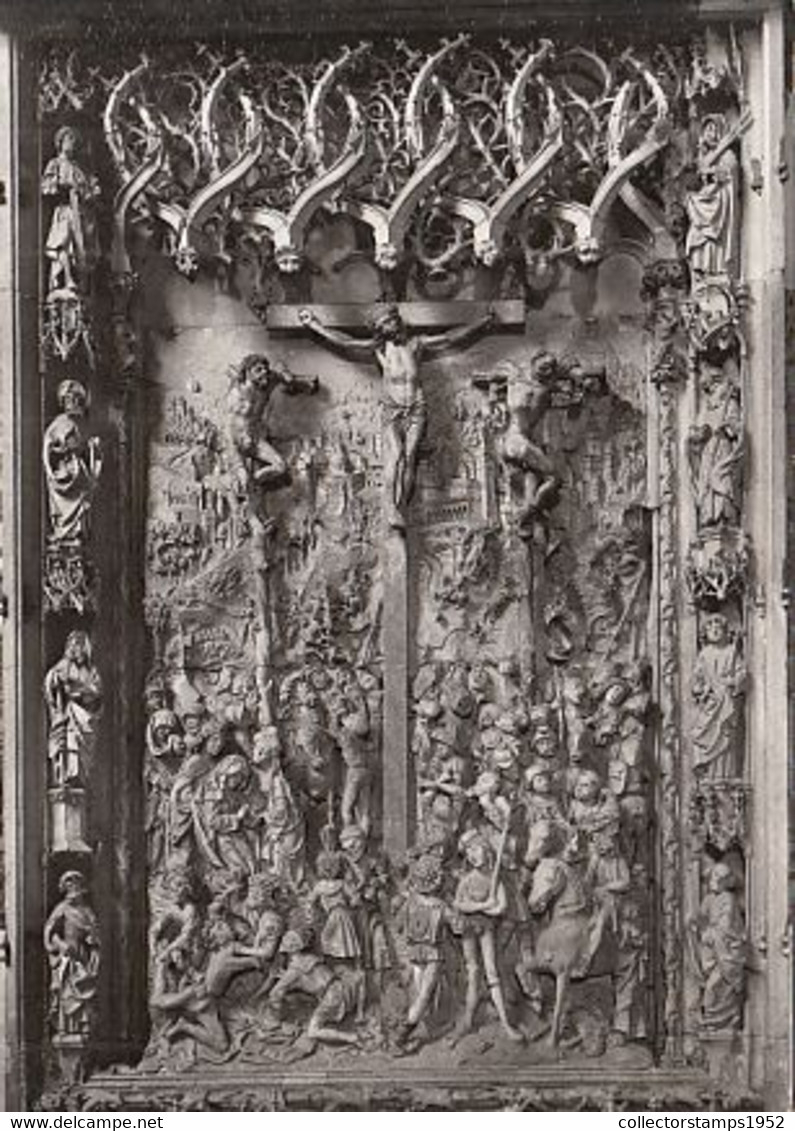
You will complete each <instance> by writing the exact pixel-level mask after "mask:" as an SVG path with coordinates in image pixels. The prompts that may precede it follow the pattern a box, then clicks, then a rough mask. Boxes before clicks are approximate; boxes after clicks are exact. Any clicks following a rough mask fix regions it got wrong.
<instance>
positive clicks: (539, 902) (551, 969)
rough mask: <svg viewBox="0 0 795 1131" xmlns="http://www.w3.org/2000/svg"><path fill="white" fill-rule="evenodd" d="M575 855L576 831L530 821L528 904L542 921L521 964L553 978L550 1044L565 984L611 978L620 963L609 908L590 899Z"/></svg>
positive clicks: (560, 1017)
mask: <svg viewBox="0 0 795 1131" xmlns="http://www.w3.org/2000/svg"><path fill="white" fill-rule="evenodd" d="M579 857H580V837H579V834H578V833H576V832H575V833H574V834H572V835H571V836H570V837H569V838H568V840H567V839H566V838H565V834H564V831H563V830H562V829H561V828H560V827H559V826H557V825H553V824H552V823H551V822H547V821H539V822H538V823H537V824H535V825H533V827H532V829H531V832H530V842H529V844H528V849H527V857H526V859H527V861H528V863H529V864H530V865H533V863H535V868H534V872H533V882H532V886H531V889H530V893H529V896H528V904H529V908H530V912H531V913H532V914H533V915H538V916H541V915H545V916H546V921H545V923H544V925H543V926H542V927H541V928H540V930H539V931H538V933H537V935H536V939H535V945H534V947H533V953H532V955H530V956H528V957H526V958H525V961H524V963H523V965H524V968H525V969H526V970H528V971H530V972H532V973H536V974H551V975H552V976H553V977H554V979H555V1005H554V1010H553V1013H552V1026H551V1030H550V1033H549V1038H548V1039H549V1043H550V1044H551V1045H557V1044H558V1042H559V1039H560V1034H561V1031H562V1028H563V1021H564V1018H565V1011H566V1004H567V993H568V989H569V985H570V983H571V982H573V981H581V980H583V979H586V978H596V977H599V976H602V975H607V974H609V975H611V976H613V978H614V981H615V978H616V976H617V975H618V974H619V967H620V966H621V965H622V963H621V955H620V953H619V949H618V946H617V943H616V938H615V932H614V929H613V925H612V923H611V921H610V916H609V913H608V909H607V908H606V907H604V906H602V907H600V906H597V905H596V904H595V902H594V900H593V899H592V896H591V893H590V892H589V891H588V888H587V886H586V883H585V881H584V878H583V875H582V871H581V867H580V865H579V862H578V860H579Z"/></svg>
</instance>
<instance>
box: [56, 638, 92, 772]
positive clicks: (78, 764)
mask: <svg viewBox="0 0 795 1131" xmlns="http://www.w3.org/2000/svg"><path fill="white" fill-rule="evenodd" d="M44 698H45V701H46V703H47V710H48V715H49V724H50V727H49V737H48V749H47V753H48V757H49V761H50V779H51V785H54V786H62V785H85V784H86V781H87V779H88V777H89V774H90V770H91V758H92V755H93V753H94V744H95V741H96V725H97V719H98V718H99V713H100V711H101V709H102V680H101V678H100V675H99V672H98V671H97V668H96V667H95V665H94V662H93V659H92V654H91V640H90V639H89V636H88V633H86V632H82V631H80V630H79V629H75V631H74V632H70V633H69V635H68V636H67V638H66V644H65V646H64V651H63V656H62V657H61V659H60V660H58V662H57V663H56V664H54V665H53V667H51V668H50V670H49V671H48V672H47V675H46V676H45V677H44Z"/></svg>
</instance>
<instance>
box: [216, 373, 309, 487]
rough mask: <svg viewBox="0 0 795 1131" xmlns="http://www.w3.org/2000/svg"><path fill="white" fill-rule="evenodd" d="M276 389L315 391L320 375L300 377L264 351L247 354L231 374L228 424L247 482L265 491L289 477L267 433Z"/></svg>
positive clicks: (285, 465)
mask: <svg viewBox="0 0 795 1131" xmlns="http://www.w3.org/2000/svg"><path fill="white" fill-rule="evenodd" d="M276 389H282V390H283V391H284V392H285V393H288V394H289V395H290V396H298V395H300V394H301V393H310V394H312V393H316V392H317V390H318V380H317V377H298V376H296V375H295V374H293V373H290V372H289V371H288V370H287V369H282V368H278V367H276V366H274V365H272V364H271V363H270V361H269V360H268V358H267V357H263V356H262V355H261V354H256V353H252V354H248V356H247V357H244V358H243V360H242V361H241V363H240V365H238V366H237V368H236V369H235V370H234V372H233V374H232V381H231V385H230V388H229V422H230V423H229V426H230V431H231V434H232V441H233V443H234V445H235V448H236V450H237V453H238V455H239V456H240V459H241V462H242V464H243V467H244V469H245V475H246V480H247V483H248V484H249V485H250V486H254V487H259V488H261V489H262V490H264V491H269V490H273V489H274V488H276V487H283V486H285V485H286V484H287V483H289V481H290V472H289V468H288V467H287V463H286V461H285V459H284V457H283V456H282V455H281V454H280V453H279V452H277V451H276V448H274V446H273V444H272V443H271V442H270V440H269V439H268V436H267V417H268V410H269V407H270V401H271V397H272V396H273V394H274V392H275V391H276Z"/></svg>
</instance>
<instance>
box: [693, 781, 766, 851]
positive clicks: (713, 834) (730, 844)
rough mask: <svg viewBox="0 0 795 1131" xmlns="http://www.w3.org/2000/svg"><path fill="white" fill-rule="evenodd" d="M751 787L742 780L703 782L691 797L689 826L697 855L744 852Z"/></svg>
mask: <svg viewBox="0 0 795 1131" xmlns="http://www.w3.org/2000/svg"><path fill="white" fill-rule="evenodd" d="M750 799H751V789H750V786H748V785H747V784H746V783H745V782H743V781H738V780H734V779H731V778H727V779H725V780H723V781H711V782H708V781H701V782H699V783H698V785H697V786H696V789H695V790H694V792H693V793H692V794H691V797H690V810H689V814H688V828H689V832H690V841H691V846H692V850H693V852H694V854H695V855H697V856H700V855H701V854H702V853H704V852H708V853H711V854H712V855H713V856H723V855H724V854H725V853H727V852H728V851H729V850H730V849H732V848H735V849H739V850H740V851H741V852H744V851H745V845H746V838H747V832H748V810H749V806H750Z"/></svg>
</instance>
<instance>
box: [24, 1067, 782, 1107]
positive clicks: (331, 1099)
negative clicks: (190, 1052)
mask: <svg viewBox="0 0 795 1131" xmlns="http://www.w3.org/2000/svg"><path fill="white" fill-rule="evenodd" d="M462 1076H464V1072H463V1071H459V1072H458V1073H457V1074H453V1073H443V1072H439V1071H438V1070H434V1071H422V1070H421V1069H420V1070H418V1069H417V1068H416V1067H413V1068H411V1069H410V1070H406V1071H401V1069H400V1066H396V1067H395V1068H394V1070H392V1071H390V1073H389V1074H388V1075H380V1074H378V1073H367V1074H365V1073H358V1074H357V1073H355V1072H351V1073H346V1074H345V1076H344V1077H341V1075H340V1074H333V1075H332V1074H331V1073H328V1072H317V1071H315V1072H312V1071H307V1070H303V1071H295V1070H294V1071H287V1072H285V1071H280V1072H278V1073H275V1072H273V1071H267V1070H262V1069H256V1070H255V1069H252V1070H251V1071H248V1072H243V1071H240V1070H236V1071H215V1072H203V1073H202V1075H201V1078H198V1077H197V1076H195V1075H191V1074H181V1075H176V1074H174V1075H172V1074H165V1073H156V1074H143V1073H136V1072H134V1071H130V1070H121V1071H119V1072H114V1073H102V1074H97V1075H96V1076H93V1077H92V1078H91V1079H90V1080H89V1081H87V1082H86V1083H84V1084H81V1085H77V1086H74V1087H71V1088H65V1089H64V1090H63V1091H62V1092H60V1093H50V1094H49V1095H48V1096H44V1097H42V1100H41V1103H40V1105H39V1108H40V1110H42V1111H49V1110H58V1111H61V1112H64V1111H70V1110H71V1111H97V1112H101V1111H668V1112H671V1111H759V1110H761V1108H762V1106H763V1105H762V1103H761V1100H760V1098H759V1097H756V1096H753V1095H750V1094H740V1093H736V1094H731V1093H729V1092H727V1091H725V1090H721V1089H718V1088H716V1086H715V1084H714V1082H713V1081H710V1080H709V1078H708V1077H706V1076H703V1075H701V1074H695V1073H692V1072H686V1071H671V1070H652V1071H647V1072H644V1073H639V1074H637V1075H631V1074H627V1073H621V1074H619V1073H615V1074H611V1073H609V1072H608V1073H606V1072H605V1071H604V1070H602V1071H599V1070H598V1069H592V1070H584V1071H583V1070H580V1069H578V1070H577V1071H572V1070H571V1069H565V1068H543V1069H538V1068H536V1069H530V1070H521V1071H518V1070H516V1069H512V1070H510V1071H506V1072H499V1071H496V1072H495V1071H493V1070H492V1071H489V1072H483V1071H482V1070H481V1071H478V1070H477V1069H476V1068H469V1067H467V1069H466V1070H465V1079H462Z"/></svg>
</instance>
